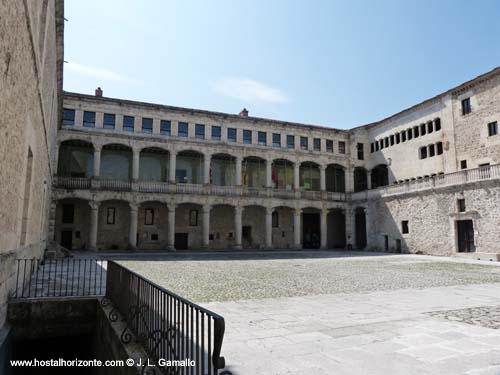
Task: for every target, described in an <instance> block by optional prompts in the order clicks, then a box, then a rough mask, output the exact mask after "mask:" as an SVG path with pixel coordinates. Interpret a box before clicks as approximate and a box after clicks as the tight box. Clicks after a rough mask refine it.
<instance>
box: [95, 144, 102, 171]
mask: <svg viewBox="0 0 500 375" xmlns="http://www.w3.org/2000/svg"><path fill="white" fill-rule="evenodd" d="M100 175H101V147H100V146H94V172H93V177H99V176H100Z"/></svg>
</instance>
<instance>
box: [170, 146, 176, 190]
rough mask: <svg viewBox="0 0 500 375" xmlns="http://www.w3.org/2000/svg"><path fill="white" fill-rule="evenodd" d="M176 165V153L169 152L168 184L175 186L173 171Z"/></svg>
mask: <svg viewBox="0 0 500 375" xmlns="http://www.w3.org/2000/svg"><path fill="white" fill-rule="evenodd" d="M176 165H177V152H175V151H170V159H169V167H168V168H169V169H168V182H170V183H171V184H175V169H176Z"/></svg>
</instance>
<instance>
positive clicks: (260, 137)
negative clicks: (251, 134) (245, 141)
mask: <svg viewBox="0 0 500 375" xmlns="http://www.w3.org/2000/svg"><path fill="white" fill-rule="evenodd" d="M257 141H258V142H259V145H261V146H265V145H267V133H266V132H258V133H257Z"/></svg>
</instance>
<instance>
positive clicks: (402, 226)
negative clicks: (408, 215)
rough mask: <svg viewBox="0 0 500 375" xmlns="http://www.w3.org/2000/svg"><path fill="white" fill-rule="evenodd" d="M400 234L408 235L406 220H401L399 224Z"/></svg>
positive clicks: (408, 229) (408, 228)
mask: <svg viewBox="0 0 500 375" xmlns="http://www.w3.org/2000/svg"><path fill="white" fill-rule="evenodd" d="M401 233H403V234H408V233H410V227H409V225H408V220H403V221H402V222H401Z"/></svg>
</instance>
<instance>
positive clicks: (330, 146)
mask: <svg viewBox="0 0 500 375" xmlns="http://www.w3.org/2000/svg"><path fill="white" fill-rule="evenodd" d="M326 152H333V141H332V140H330V139H327V140H326Z"/></svg>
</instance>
